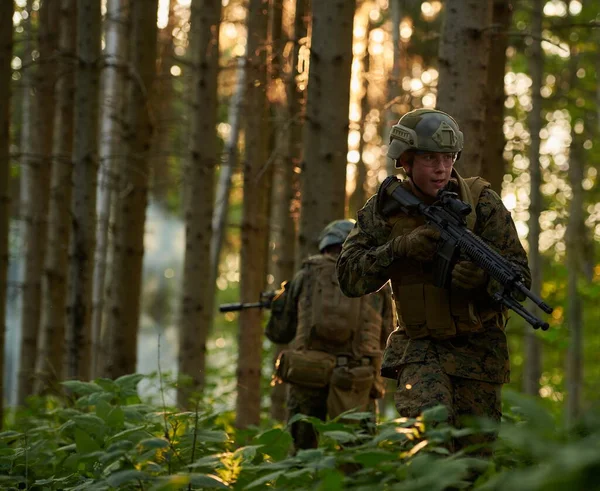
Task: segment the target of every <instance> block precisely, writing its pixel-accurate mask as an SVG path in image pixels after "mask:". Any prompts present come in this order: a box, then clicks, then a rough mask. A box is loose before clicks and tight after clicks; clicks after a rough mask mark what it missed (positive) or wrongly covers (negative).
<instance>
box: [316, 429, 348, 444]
mask: <svg viewBox="0 0 600 491" xmlns="http://www.w3.org/2000/svg"><path fill="white" fill-rule="evenodd" d="M323 436H324V437H325V438H331V439H332V440H334V441H336V442H338V443H349V442H353V441H355V440H356V435H353V434H352V433H350V432H348V431H326V432H325V433H323Z"/></svg>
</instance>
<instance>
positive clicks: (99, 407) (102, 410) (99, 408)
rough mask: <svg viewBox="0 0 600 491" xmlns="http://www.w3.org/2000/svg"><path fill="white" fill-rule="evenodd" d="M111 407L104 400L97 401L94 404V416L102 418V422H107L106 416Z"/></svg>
mask: <svg viewBox="0 0 600 491" xmlns="http://www.w3.org/2000/svg"><path fill="white" fill-rule="evenodd" d="M111 409H112V406H111V405H110V404H109V403H108V402H106V401H105V400H102V399H101V400H99V401H97V402H96V416H98V417H99V418H102V419H103V420H104V421H108V415H109V413H110V410H111Z"/></svg>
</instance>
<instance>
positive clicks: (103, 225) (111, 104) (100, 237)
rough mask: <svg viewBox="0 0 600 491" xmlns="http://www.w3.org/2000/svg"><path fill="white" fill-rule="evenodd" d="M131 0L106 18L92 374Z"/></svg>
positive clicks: (118, 162) (99, 350)
mask: <svg viewBox="0 0 600 491" xmlns="http://www.w3.org/2000/svg"><path fill="white" fill-rule="evenodd" d="M129 8H130V7H129V0H109V1H108V2H107V5H106V18H105V48H104V50H105V53H104V59H105V66H104V69H103V72H102V101H103V106H102V108H101V122H100V145H99V154H100V175H99V179H98V203H97V206H96V210H97V216H98V224H97V227H96V252H95V265H96V267H95V268H94V280H93V281H94V286H93V301H92V348H93V349H92V374H93V376H99V375H100V373H101V367H102V365H103V363H104V362H103V360H105V358H106V353H105V352H104V351H105V347H104V346H103V343H102V325H103V320H104V311H105V306H104V302H105V298H106V292H105V289H106V287H105V284H106V270H107V254H108V241H109V234H108V231H109V228H110V220H111V209H112V200H113V196H114V195H115V194H116V193H117V192H118V190H119V182H120V180H119V176H120V174H121V172H122V168H123V165H124V162H123V158H122V156H121V153H122V152H121V147H122V136H123V127H122V124H121V123H120V122H121V121H124V119H125V117H124V116H125V99H124V92H125V82H126V78H125V70H126V69H127V58H128V45H127V36H128V33H129Z"/></svg>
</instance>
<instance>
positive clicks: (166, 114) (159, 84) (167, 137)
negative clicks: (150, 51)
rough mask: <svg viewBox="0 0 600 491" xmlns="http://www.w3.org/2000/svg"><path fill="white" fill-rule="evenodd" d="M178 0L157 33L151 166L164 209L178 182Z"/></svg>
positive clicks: (153, 192) (154, 193) (172, 2)
mask: <svg viewBox="0 0 600 491" xmlns="http://www.w3.org/2000/svg"><path fill="white" fill-rule="evenodd" d="M177 5H178V3H177V0H169V17H168V20H167V25H166V26H165V27H164V28H163V29H160V30H159V32H158V54H157V80H156V82H155V84H154V86H155V89H154V95H153V104H152V107H154V108H155V109H154V112H155V114H156V132H155V135H156V136H155V138H153V144H152V160H151V162H150V165H151V166H152V172H151V173H150V176H151V180H152V181H151V185H150V196H151V198H152V200H153V201H154V202H156V203H158V204H159V205H161V206H162V207H164V208H167V207H168V206H169V192H172V189H173V187H174V185H175V183H174V182H172V181H174V177H173V176H172V172H173V171H172V165H173V160H174V159H173V156H172V153H171V152H172V148H173V145H175V142H174V141H173V137H172V135H173V134H174V131H173V126H174V125H176V124H177V118H178V114H177V113H176V111H174V107H173V104H174V102H175V101H174V96H175V90H174V87H173V81H174V77H173V75H172V74H171V67H172V66H173V63H174V61H175V53H174V49H175V44H174V43H173V31H174V30H175V29H176V28H177V24H178V22H179V18H178V16H177V15H176V14H175V8H176V6H177Z"/></svg>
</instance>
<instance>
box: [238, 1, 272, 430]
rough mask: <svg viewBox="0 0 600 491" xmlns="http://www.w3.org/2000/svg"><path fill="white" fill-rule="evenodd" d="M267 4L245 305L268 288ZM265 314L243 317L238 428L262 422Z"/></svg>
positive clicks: (255, 54) (254, 110)
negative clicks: (261, 379)
mask: <svg viewBox="0 0 600 491" xmlns="http://www.w3.org/2000/svg"><path fill="white" fill-rule="evenodd" d="M268 6H269V2H268V0H250V3H249V6H248V31H247V32H248V43H247V53H248V57H247V64H246V69H247V70H248V72H247V81H246V108H247V111H246V118H245V119H246V120H245V131H244V133H245V137H246V141H245V160H244V202H243V212H242V230H241V241H242V250H241V268H240V294H241V300H242V302H252V301H256V300H257V299H258V298H259V296H260V293H261V292H262V291H263V290H264V289H265V280H266V271H267V249H268V248H267V246H268V240H269V208H268V207H269V194H270V192H271V176H272V172H271V171H272V166H270V165H267V160H268V155H267V153H268V152H267V144H268V135H267V128H266V121H267V95H266V89H267V56H266V44H267V30H268V16H267V12H268ZM261 320H262V310H261V309H248V310H244V311H242V312H241V313H240V321H239V334H238V350H239V355H238V366H237V400H236V419H235V424H236V426H237V427H238V428H246V427H247V426H248V425H257V424H258V423H259V421H260V397H261V394H260V368H261V349H262V335H263V333H262V326H261Z"/></svg>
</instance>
